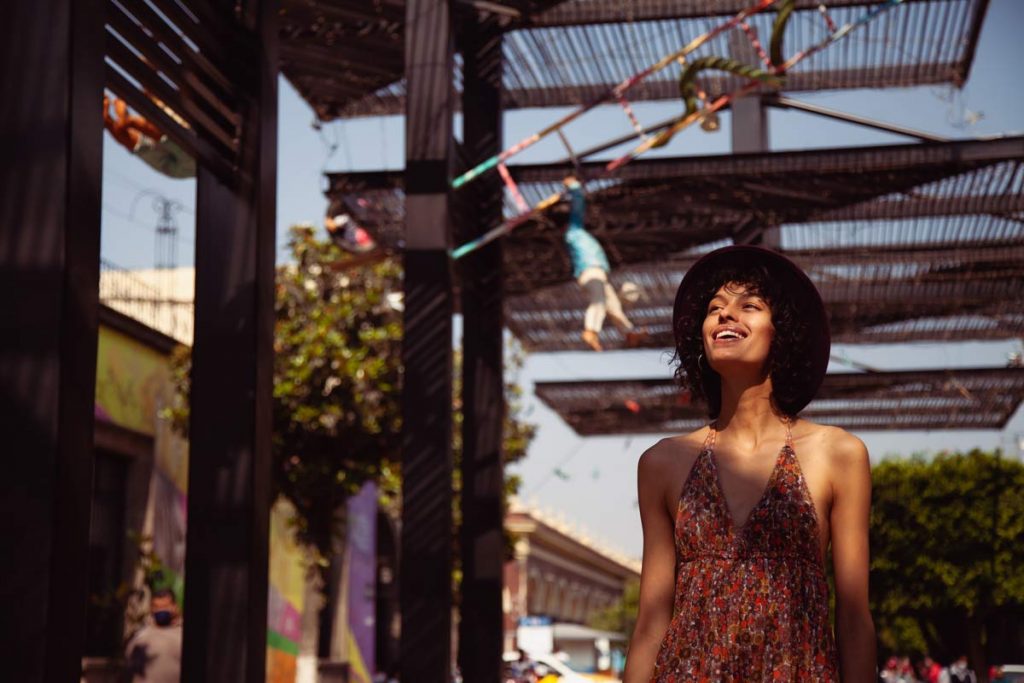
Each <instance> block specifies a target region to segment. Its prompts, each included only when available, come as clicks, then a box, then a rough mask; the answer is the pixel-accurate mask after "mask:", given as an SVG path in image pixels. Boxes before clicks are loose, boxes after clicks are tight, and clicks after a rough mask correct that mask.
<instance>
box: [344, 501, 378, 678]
mask: <svg viewBox="0 0 1024 683" xmlns="http://www.w3.org/2000/svg"><path fill="white" fill-rule="evenodd" d="M347 541H348V542H347V543H346V546H345V564H346V566H347V569H348V571H347V575H348V580H347V585H346V586H345V593H346V595H347V598H348V603H347V607H348V610H347V611H348V619H347V620H346V634H345V636H346V641H347V642H346V651H347V653H348V662H349V681H351V683H372V678H373V674H374V673H375V671H374V640H375V636H376V614H377V591H376V587H377V486H376V484H374V483H373V482H369V483H367V484H366V485H364V486H363V488H362V490H361V491H360V492H359V494H358V495H356V496H353V497H352V498H350V499H349V501H348V538H347Z"/></svg>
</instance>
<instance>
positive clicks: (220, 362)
mask: <svg viewBox="0 0 1024 683" xmlns="http://www.w3.org/2000/svg"><path fill="white" fill-rule="evenodd" d="M276 17H277V2H276V1H274V0H257V1H255V2H250V3H247V11H246V13H245V14H244V15H243V17H242V19H243V23H245V24H246V25H247V26H246V28H248V29H249V30H250V31H251V32H252V34H253V35H254V40H255V41H256V42H258V46H257V47H256V48H254V49H255V59H256V64H255V66H254V72H253V78H254V82H252V83H249V84H247V85H248V86H249V88H251V90H249V92H252V93H253V95H252V97H251V99H250V101H249V102H248V106H247V109H246V115H245V118H244V123H243V126H244V127H243V132H242V145H243V152H242V157H241V161H240V164H239V172H238V175H237V177H236V179H235V180H234V182H231V183H225V182H224V181H223V180H222V179H221V178H219V177H217V176H215V175H214V174H213V172H212V171H210V170H208V169H206V168H203V167H200V169H199V171H198V174H197V197H196V200H197V201H196V203H197V209H196V323H195V330H196V332H195V344H194V349H193V355H192V387H191V390H192V404H191V422H190V426H189V437H190V455H189V489H188V535H187V539H186V541H187V545H186V556H185V632H184V652H183V662H182V680H183V681H189V682H190V683H192V682H197V683H202V682H208V683H220V682H221V681H248V682H250V683H257V682H260V683H262V681H263V680H264V678H265V669H266V642H267V581H268V566H267V563H268V541H269V533H270V530H269V514H270V443H271V433H272V427H271V420H272V389H273V333H274V299H273V296H274V295H273V287H274V249H275V245H274V228H275V226H274V222H275V218H276V216H275V185H276V172H277V169H276V165H277V74H278V64H277V22H276Z"/></svg>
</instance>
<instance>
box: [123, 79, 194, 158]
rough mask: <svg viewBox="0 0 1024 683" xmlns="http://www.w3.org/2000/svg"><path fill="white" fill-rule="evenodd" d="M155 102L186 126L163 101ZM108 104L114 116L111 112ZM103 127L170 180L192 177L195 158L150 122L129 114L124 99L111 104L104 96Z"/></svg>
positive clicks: (126, 147)
mask: <svg viewBox="0 0 1024 683" xmlns="http://www.w3.org/2000/svg"><path fill="white" fill-rule="evenodd" d="M154 102H156V104H157V105H159V106H160V107H161V108H162V109H163V110H164V111H165V112H166V113H167V114H168V116H170V117H171V118H174V119H175V120H177V121H178V123H180V124H182V126H184V127H187V126H188V124H186V123H185V122H184V121H183V120H181V118H180V117H179V116H178V115H177V114H175V113H174V112H173V111H172V110H171V109H169V108H168V107H166V106H164V104H163V103H162V102H160V101H159V100H156V99H154ZM111 105H113V109H114V113H113V115H111V113H110V109H111ZM103 124H104V126H105V127H106V129H107V130H108V131H110V134H111V135H113V136H114V139H115V140H117V141H118V142H119V143H121V145H122V146H123V147H124V148H125V149H127V150H128V151H129V152H131V153H132V154H134V155H135V156H137V157H138V158H139V159H141V160H142V161H144V162H146V164H147V165H149V166H150V168H152V169H153V170H155V171H157V172H159V173H163V174H164V175H165V176H168V177H171V178H194V177H195V175H196V161H195V159H193V158H192V156H191V155H189V154H188V153H187V152H186V151H185V150H183V149H182V148H181V146H180V145H179V144H178V143H176V142H175V141H174V140H171V139H170V138H169V137H167V135H165V134H164V133H163V131H161V130H160V129H159V128H157V127H156V126H154V125H153V124H152V123H151V122H150V121H149V120H147V119H145V118H143V117H142V116H139V115H138V114H129V113H128V105H127V104H126V103H125V101H124V100H122V99H120V98H118V97H115V98H114V100H113V102H111V101H110V98H109V97H107V96H106V95H104V96H103Z"/></svg>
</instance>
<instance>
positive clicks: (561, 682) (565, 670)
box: [531, 655, 621, 683]
mask: <svg viewBox="0 0 1024 683" xmlns="http://www.w3.org/2000/svg"><path fill="white" fill-rule="evenodd" d="M531 656H532V658H533V660H534V661H535V662H537V664H539V665H540V666H542V667H547V668H548V669H550V670H551V671H552V672H554V673H555V674H556V675H557V676H558V683H595V681H599V682H600V683H621V681H620V680H619V679H617V678H611V677H609V676H603V675H601V674H587V673H581V672H579V671H575V670H573V668H572V667H570V666H569V665H568V664H567V663H566V662H564V661H562V660H561V659H559V658H558V657H556V656H555V655H531ZM538 673H539V672H538Z"/></svg>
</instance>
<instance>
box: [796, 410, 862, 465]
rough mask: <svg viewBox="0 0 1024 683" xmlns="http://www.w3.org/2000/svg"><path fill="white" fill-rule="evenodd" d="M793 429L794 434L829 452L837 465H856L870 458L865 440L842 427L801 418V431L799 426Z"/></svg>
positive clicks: (829, 455)
mask: <svg viewBox="0 0 1024 683" xmlns="http://www.w3.org/2000/svg"><path fill="white" fill-rule="evenodd" d="M793 431H794V436H796V435H799V436H801V437H802V438H804V439H806V440H807V441H809V442H811V443H814V444H815V445H816V446H818V447H819V448H820V449H821V451H822V452H824V453H826V454H828V458H829V460H830V461H832V462H833V463H834V464H836V465H840V466H850V465H853V466H856V465H858V464H862V463H865V462H867V460H868V449H867V446H865V445H864V442H863V441H861V440H860V439H859V438H857V437H856V436H854V435H853V434H851V433H850V432H848V431H846V430H845V429H842V428H841V427H832V426H830V425H823V424H819V423H817V422H811V421H810V420H805V419H802V418H801V420H800V423H799V431H798V430H797V428H794V430H793Z"/></svg>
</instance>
